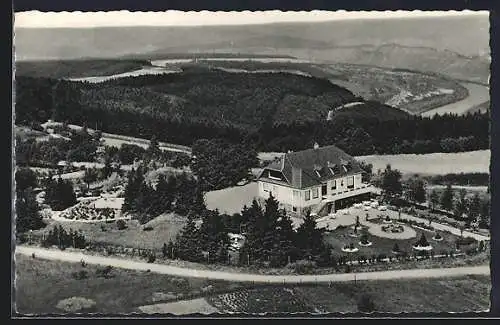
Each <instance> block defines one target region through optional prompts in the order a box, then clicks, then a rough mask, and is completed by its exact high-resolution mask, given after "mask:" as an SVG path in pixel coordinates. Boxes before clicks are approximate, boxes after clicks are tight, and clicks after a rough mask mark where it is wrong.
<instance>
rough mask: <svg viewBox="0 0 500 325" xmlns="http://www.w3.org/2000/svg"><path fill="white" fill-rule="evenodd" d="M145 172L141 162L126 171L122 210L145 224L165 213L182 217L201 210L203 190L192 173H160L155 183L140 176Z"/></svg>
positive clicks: (202, 206) (203, 205) (202, 207)
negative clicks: (173, 213) (134, 167)
mask: <svg viewBox="0 0 500 325" xmlns="http://www.w3.org/2000/svg"><path fill="white" fill-rule="evenodd" d="M145 171H146V167H145V166H144V165H141V166H139V167H138V168H137V169H132V170H131V171H130V172H129V173H128V175H127V179H128V180H127V184H126V186H125V193H124V203H123V206H122V211H123V212H129V213H130V212H133V213H134V214H135V217H136V218H137V219H138V220H139V221H140V222H141V223H146V222H148V221H149V220H151V219H153V218H155V217H157V216H158V215H159V214H162V213H165V212H175V213H177V214H179V215H182V216H186V215H187V214H188V212H190V211H197V212H199V211H202V210H203V209H204V207H205V203H204V201H203V192H202V191H201V188H200V187H199V185H198V182H197V180H196V179H195V178H194V177H193V176H192V175H189V174H186V173H181V174H178V175H168V177H165V175H163V174H160V175H159V177H158V180H157V182H156V184H150V183H148V182H147V181H146V179H145V177H144V175H145Z"/></svg>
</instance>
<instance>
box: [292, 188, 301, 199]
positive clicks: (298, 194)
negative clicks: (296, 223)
mask: <svg viewBox="0 0 500 325" xmlns="http://www.w3.org/2000/svg"><path fill="white" fill-rule="evenodd" d="M293 198H294V199H295V200H297V199H299V198H300V192H299V191H295V190H294V191H293Z"/></svg>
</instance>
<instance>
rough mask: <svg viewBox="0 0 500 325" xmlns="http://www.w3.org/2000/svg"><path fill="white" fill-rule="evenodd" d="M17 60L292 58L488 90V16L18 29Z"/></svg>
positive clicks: (16, 29) (16, 33)
mask: <svg viewBox="0 0 500 325" xmlns="http://www.w3.org/2000/svg"><path fill="white" fill-rule="evenodd" d="M15 46H16V58H17V60H47V59H76V58H82V57H86V58H117V57H127V58H137V59H150V58H156V59H158V58H162V57H163V56H170V55H172V54H173V53H190V54H191V55H192V54H194V53H200V52H203V53H214V52H217V53H233V54H237V53H241V54H245V53H247V54H265V55H280V56H293V57H296V58H299V59H306V60H312V61H320V62H343V63H352V64H366V65H376V66H381V67H388V68H402V69H411V70H417V71H424V72H438V73H442V74H444V75H447V76H449V77H451V78H456V79H464V80H471V81H476V82H482V83H486V82H487V81H488V77H489V64H490V57H489V53H490V52H489V22H488V18H487V17H478V16H471V17H444V18H412V19H385V20H346V21H329V22H318V23H280V24H267V25H246V26H202V27H200V26H198V27H125V28H124V27H113V28H93V29H76V28H75V29H62V28H59V29H26V28H15Z"/></svg>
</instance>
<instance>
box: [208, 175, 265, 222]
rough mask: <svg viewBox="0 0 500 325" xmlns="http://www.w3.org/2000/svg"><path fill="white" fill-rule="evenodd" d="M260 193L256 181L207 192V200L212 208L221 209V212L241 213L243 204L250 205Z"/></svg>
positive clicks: (209, 207)
mask: <svg viewBox="0 0 500 325" xmlns="http://www.w3.org/2000/svg"><path fill="white" fill-rule="evenodd" d="M257 195H258V187H257V183H256V182H251V183H249V184H247V185H243V186H234V187H229V188H225V189H222V190H217V191H211V192H208V193H207V194H205V202H206V205H207V208H208V209H210V210H215V209H219V212H220V213H227V214H230V215H231V214H233V213H240V212H241V209H243V206H244V205H245V204H246V205H247V206H250V205H251V204H252V200H253V199H254V197H256V196H257Z"/></svg>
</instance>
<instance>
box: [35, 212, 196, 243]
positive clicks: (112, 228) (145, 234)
mask: <svg viewBox="0 0 500 325" xmlns="http://www.w3.org/2000/svg"><path fill="white" fill-rule="evenodd" d="M185 222H186V220H185V218H183V217H179V216H177V215H175V214H164V215H161V216H159V217H157V218H155V219H153V220H151V221H150V222H148V223H147V224H145V225H140V224H139V223H138V222H137V220H129V221H126V224H127V228H126V229H123V230H119V229H118V227H117V224H116V222H110V223H106V222H99V223H83V222H71V221H51V222H50V223H49V225H48V226H47V227H46V228H44V229H40V230H37V231H34V233H35V234H41V233H48V232H49V231H50V229H52V228H53V227H54V226H59V225H62V226H63V228H64V229H66V230H69V229H70V228H71V229H73V230H81V231H82V232H83V233H84V235H85V238H86V239H87V240H88V241H90V242H93V243H102V244H108V245H119V246H125V247H134V248H145V249H161V248H162V246H163V243H168V242H169V240H174V239H175V236H176V235H177V233H178V232H179V231H180V230H181V229H182V227H184V224H185ZM147 226H151V227H153V229H152V230H148V231H146V230H143V229H144V227H147ZM101 227H104V228H105V231H103V229H102V228H101Z"/></svg>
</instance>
